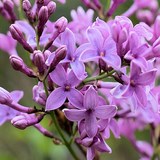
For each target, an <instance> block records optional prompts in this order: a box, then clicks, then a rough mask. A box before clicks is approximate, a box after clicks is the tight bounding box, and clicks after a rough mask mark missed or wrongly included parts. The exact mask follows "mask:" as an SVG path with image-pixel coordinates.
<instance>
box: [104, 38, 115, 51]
mask: <svg viewBox="0 0 160 160" xmlns="http://www.w3.org/2000/svg"><path fill="white" fill-rule="evenodd" d="M103 47H104V49H105V52H106V54H117V48H116V43H115V41H114V40H113V39H112V38H111V37H108V38H107V39H106V40H105V42H104V46H103Z"/></svg>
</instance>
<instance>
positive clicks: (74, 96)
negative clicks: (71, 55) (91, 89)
mask: <svg viewBox="0 0 160 160" xmlns="http://www.w3.org/2000/svg"><path fill="white" fill-rule="evenodd" d="M50 77H51V79H52V81H53V82H54V83H56V84H57V85H58V86H59V87H58V88H56V89H55V90H54V91H52V92H51V94H50V95H49V97H48V98H47V102H46V111H50V110H55V109H57V108H59V107H61V106H62V105H63V104H64V102H65V100H66V98H68V100H69V102H70V103H71V104H73V105H77V104H79V105H81V100H82V94H81V92H80V91H78V90H77V89H75V87H76V86H78V84H79V83H80V81H79V80H78V79H77V77H76V76H75V74H74V73H73V71H72V70H70V71H69V72H67V73H66V71H65V70H64V68H63V66H62V65H61V64H58V65H57V67H56V68H55V70H53V71H52V72H51V73H50Z"/></svg>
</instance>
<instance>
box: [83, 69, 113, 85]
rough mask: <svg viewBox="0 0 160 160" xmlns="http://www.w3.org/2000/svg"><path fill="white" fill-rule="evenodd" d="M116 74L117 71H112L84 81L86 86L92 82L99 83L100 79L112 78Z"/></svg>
mask: <svg viewBox="0 0 160 160" xmlns="http://www.w3.org/2000/svg"><path fill="white" fill-rule="evenodd" d="M114 72H115V71H114V70H112V71H111V72H109V73H103V74H101V75H99V76H95V77H89V78H86V79H85V80H84V81H83V83H84V84H85V83H88V82H91V81H97V80H100V79H104V78H106V77H109V76H111V75H112V74H113V73H114Z"/></svg>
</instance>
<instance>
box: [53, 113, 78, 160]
mask: <svg viewBox="0 0 160 160" xmlns="http://www.w3.org/2000/svg"><path fill="white" fill-rule="evenodd" d="M50 115H51V117H52V120H53V122H54V124H55V127H56V129H57V131H58V133H59V135H60V136H61V138H62V139H63V142H64V144H65V145H66V147H67V148H68V150H69V151H70V153H71V154H72V156H73V157H74V159H75V160H79V158H78V157H77V155H76V154H75V152H74V150H73V149H72V147H71V145H70V144H69V142H68V141H67V140H66V138H65V136H64V135H63V132H62V130H61V128H60V126H59V124H58V122H57V119H56V116H55V113H54V112H51V113H50Z"/></svg>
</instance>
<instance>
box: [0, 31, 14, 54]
mask: <svg viewBox="0 0 160 160" xmlns="http://www.w3.org/2000/svg"><path fill="white" fill-rule="evenodd" d="M0 42H1V43H0V49H1V50H2V51H4V52H7V53H8V54H9V55H17V51H16V46H17V42H16V41H15V40H14V39H13V38H12V36H10V35H9V34H7V35H5V34H2V33H0Z"/></svg>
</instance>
